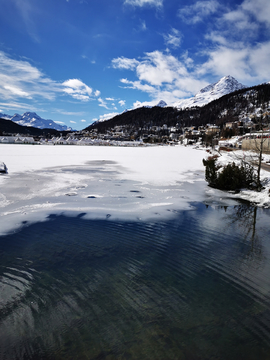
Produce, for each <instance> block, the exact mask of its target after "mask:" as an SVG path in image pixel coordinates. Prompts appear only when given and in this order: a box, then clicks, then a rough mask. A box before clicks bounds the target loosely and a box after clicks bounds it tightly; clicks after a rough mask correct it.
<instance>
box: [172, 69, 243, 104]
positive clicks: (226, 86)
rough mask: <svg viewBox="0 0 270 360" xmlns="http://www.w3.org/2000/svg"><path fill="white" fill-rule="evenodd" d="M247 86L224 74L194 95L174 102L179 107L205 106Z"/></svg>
mask: <svg viewBox="0 0 270 360" xmlns="http://www.w3.org/2000/svg"><path fill="white" fill-rule="evenodd" d="M245 87H246V86H244V85H242V84H241V83H239V82H238V81H237V80H236V79H235V78H234V77H232V76H230V75H229V76H224V77H223V78H221V79H220V80H219V81H218V82H216V83H214V84H211V85H208V86H206V87H205V88H203V89H201V90H200V91H199V92H198V93H197V94H196V95H195V96H194V97H192V98H189V99H183V100H180V101H178V102H177V103H175V104H174V106H175V107H177V108H178V109H180V108H189V107H192V106H204V105H206V104H208V103H210V102H211V101H213V100H216V99H219V98H220V97H222V96H223V95H227V94H230V93H232V92H234V91H236V90H240V89H244V88H245Z"/></svg>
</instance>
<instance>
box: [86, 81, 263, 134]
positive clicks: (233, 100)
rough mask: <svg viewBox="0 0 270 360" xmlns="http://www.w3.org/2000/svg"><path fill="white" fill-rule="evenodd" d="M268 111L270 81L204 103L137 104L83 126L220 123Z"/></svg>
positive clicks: (88, 128) (102, 129)
mask: <svg viewBox="0 0 270 360" xmlns="http://www.w3.org/2000/svg"><path fill="white" fill-rule="evenodd" d="M262 114H265V115H266V116H269V114H270V84H269V83H267V84H262V85H257V86H253V87H250V88H244V89H240V90H237V91H235V92H233V93H230V94H227V95H224V96H222V97H221V98H219V99H217V100H214V101H212V102H210V103H209V104H207V105H205V106H203V107H191V108H187V109H177V108H175V107H164V108H162V107H158V106H155V107H153V108H145V107H143V108H138V109H135V110H131V111H127V112H125V113H123V114H120V115H117V116H115V117H114V118H112V119H110V120H107V121H104V122H97V123H94V124H92V125H90V126H89V127H87V128H86V129H85V130H88V131H89V130H92V129H97V130H98V132H102V133H103V132H106V131H107V130H109V129H112V128H113V127H115V126H119V125H122V126H123V125H124V126H126V127H128V128H134V129H138V128H143V127H144V128H145V127H149V126H162V125H164V124H167V125H168V126H176V124H178V125H179V126H181V127H186V126H191V125H194V126H199V125H206V124H208V123H211V124H216V125H223V124H224V123H226V122H229V121H236V120H241V119H243V118H246V117H250V118H254V117H256V116H261V115H262Z"/></svg>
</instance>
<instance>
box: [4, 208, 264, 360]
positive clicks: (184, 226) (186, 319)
mask: <svg viewBox="0 0 270 360" xmlns="http://www.w3.org/2000/svg"><path fill="white" fill-rule="evenodd" d="M82 217H83V214H82V215H81V216H78V217H77V218H66V217H63V216H51V217H50V221H48V222H46V223H39V224H34V225H31V226H29V227H24V228H23V229H22V230H21V231H20V232H18V233H16V234H12V235H8V236H3V237H0V260H1V262H0V264H1V266H0V358H1V359H8V360H9V359H187V360H189V359H226V360H227V359H237V360H239V359H245V360H247V359H256V360H257V359H270V309H269V301H270V296H269V295H270V244H269V232H270V231H269V226H268V223H269V212H268V211H267V210H264V211H263V210H261V209H257V208H254V207H250V206H247V205H241V206H237V207H228V208H218V209H212V208H206V207H205V206H204V205H202V204H197V205H196V207H195V208H194V211H183V212H179V213H178V214H177V216H176V217H175V219H174V220H171V221H166V222H153V223H143V222H137V223H135V222H113V221H110V220H104V221H88V220H83V219H82Z"/></svg>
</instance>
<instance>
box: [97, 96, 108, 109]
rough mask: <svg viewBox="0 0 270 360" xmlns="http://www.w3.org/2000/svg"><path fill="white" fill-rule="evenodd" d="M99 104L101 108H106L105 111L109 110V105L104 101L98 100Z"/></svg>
mask: <svg viewBox="0 0 270 360" xmlns="http://www.w3.org/2000/svg"><path fill="white" fill-rule="evenodd" d="M98 102H99V106H101V107H104V108H105V109H108V106H107V103H106V102H105V101H104V100H103V99H101V98H98Z"/></svg>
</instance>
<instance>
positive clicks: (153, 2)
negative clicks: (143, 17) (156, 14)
mask: <svg viewBox="0 0 270 360" xmlns="http://www.w3.org/2000/svg"><path fill="white" fill-rule="evenodd" d="M124 4H126V5H132V6H139V7H143V6H155V7H158V8H159V7H162V5H163V0H125V1H124Z"/></svg>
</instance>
